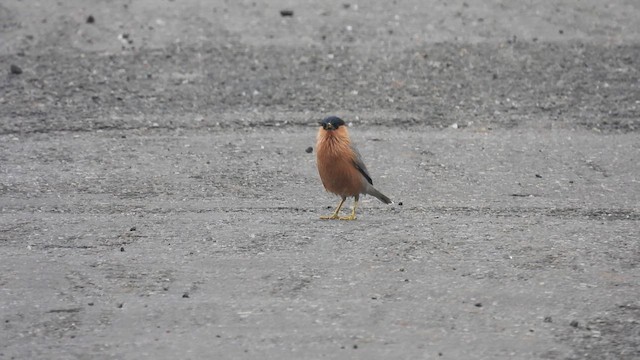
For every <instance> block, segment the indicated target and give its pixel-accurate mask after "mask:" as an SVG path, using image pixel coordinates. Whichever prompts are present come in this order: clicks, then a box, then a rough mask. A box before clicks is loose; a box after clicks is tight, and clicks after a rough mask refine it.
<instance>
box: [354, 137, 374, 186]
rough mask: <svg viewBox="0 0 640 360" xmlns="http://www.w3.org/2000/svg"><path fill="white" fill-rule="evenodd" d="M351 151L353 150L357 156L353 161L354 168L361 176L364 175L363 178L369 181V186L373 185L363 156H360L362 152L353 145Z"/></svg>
mask: <svg viewBox="0 0 640 360" xmlns="http://www.w3.org/2000/svg"><path fill="white" fill-rule="evenodd" d="M351 150H353V153H354V154H355V155H356V157H355V159H354V160H353V166H355V167H356V169H358V171H360V174H362V176H364V178H365V179H367V181H368V182H369V184H371V185H373V180H371V176H370V175H369V170H367V166H366V165H365V164H364V162H363V161H362V155H360V152H359V151H358V149H356V147H355V146H353V144H352V145H351Z"/></svg>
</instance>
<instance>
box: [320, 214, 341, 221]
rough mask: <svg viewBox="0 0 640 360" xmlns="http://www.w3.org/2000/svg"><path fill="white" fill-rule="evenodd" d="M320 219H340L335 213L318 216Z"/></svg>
mask: <svg viewBox="0 0 640 360" xmlns="http://www.w3.org/2000/svg"><path fill="white" fill-rule="evenodd" d="M320 219H322V220H336V219H340V217H339V216H338V215H336V214H333V215H328V216H320Z"/></svg>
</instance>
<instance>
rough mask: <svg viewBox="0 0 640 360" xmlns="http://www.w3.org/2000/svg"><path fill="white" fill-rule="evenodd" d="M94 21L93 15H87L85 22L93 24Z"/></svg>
mask: <svg viewBox="0 0 640 360" xmlns="http://www.w3.org/2000/svg"><path fill="white" fill-rule="evenodd" d="M94 22H96V19H95V18H94V17H93V15H89V16H87V24H93V23H94Z"/></svg>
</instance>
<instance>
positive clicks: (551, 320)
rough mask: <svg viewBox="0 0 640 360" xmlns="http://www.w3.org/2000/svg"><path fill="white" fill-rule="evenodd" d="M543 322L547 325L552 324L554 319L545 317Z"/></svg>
mask: <svg viewBox="0 0 640 360" xmlns="http://www.w3.org/2000/svg"><path fill="white" fill-rule="evenodd" d="M543 321H544V322H546V323H550V322H553V319H552V318H551V316H545V317H544V320H543Z"/></svg>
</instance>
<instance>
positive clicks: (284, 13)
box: [280, 10, 293, 17]
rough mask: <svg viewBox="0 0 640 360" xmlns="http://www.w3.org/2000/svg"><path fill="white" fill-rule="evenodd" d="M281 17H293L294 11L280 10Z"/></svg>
mask: <svg viewBox="0 0 640 360" xmlns="http://www.w3.org/2000/svg"><path fill="white" fill-rule="evenodd" d="M280 15H281V16H282V17H285V16H289V17H291V16H293V10H280Z"/></svg>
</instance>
